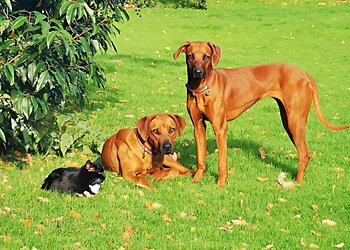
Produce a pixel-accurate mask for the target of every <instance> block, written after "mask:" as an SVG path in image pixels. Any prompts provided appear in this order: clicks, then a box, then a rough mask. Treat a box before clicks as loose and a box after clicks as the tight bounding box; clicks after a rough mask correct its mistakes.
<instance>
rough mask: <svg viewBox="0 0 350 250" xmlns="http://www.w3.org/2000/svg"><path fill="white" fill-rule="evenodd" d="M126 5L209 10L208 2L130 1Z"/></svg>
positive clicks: (171, 0)
mask: <svg viewBox="0 0 350 250" xmlns="http://www.w3.org/2000/svg"><path fill="white" fill-rule="evenodd" d="M126 3H128V4H131V5H136V6H138V7H155V6H159V5H160V6H169V7H174V8H193V9H207V1H206V0H129V1H126Z"/></svg>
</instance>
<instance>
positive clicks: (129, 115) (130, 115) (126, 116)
mask: <svg viewBox="0 0 350 250" xmlns="http://www.w3.org/2000/svg"><path fill="white" fill-rule="evenodd" d="M124 117H125V118H131V119H133V118H134V117H135V116H134V115H133V114H128V115H125V116H124Z"/></svg>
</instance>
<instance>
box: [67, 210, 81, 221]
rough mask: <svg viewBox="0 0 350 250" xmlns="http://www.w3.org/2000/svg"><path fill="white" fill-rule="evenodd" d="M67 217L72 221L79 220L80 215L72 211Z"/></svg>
mask: <svg viewBox="0 0 350 250" xmlns="http://www.w3.org/2000/svg"><path fill="white" fill-rule="evenodd" d="M69 217H71V218H73V219H78V220H79V219H81V214H80V213H78V212H75V211H72V212H71V213H70V214H69Z"/></svg>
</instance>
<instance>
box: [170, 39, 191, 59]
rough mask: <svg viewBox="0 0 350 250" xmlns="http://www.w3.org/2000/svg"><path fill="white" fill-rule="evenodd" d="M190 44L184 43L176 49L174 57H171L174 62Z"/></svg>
mask: <svg viewBox="0 0 350 250" xmlns="http://www.w3.org/2000/svg"><path fill="white" fill-rule="evenodd" d="M190 44H191V42H185V43H184V44H182V45H181V46H180V47H179V48H178V49H177V51H175V53H174V55H173V57H174V60H176V59H177V58H178V57H179V55H180V53H181V52H185V49H186V47H188V46H190Z"/></svg>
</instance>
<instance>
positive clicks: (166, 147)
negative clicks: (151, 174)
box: [158, 140, 174, 155]
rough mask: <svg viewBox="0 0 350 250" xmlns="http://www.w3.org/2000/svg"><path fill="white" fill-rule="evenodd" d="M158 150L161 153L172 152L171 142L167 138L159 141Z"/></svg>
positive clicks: (167, 153)
mask: <svg viewBox="0 0 350 250" xmlns="http://www.w3.org/2000/svg"><path fill="white" fill-rule="evenodd" d="M158 152H159V153H160V154H161V155H169V154H170V155H172V154H174V147H173V144H172V143H171V142H170V141H169V140H164V141H163V142H162V143H159V147H158Z"/></svg>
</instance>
